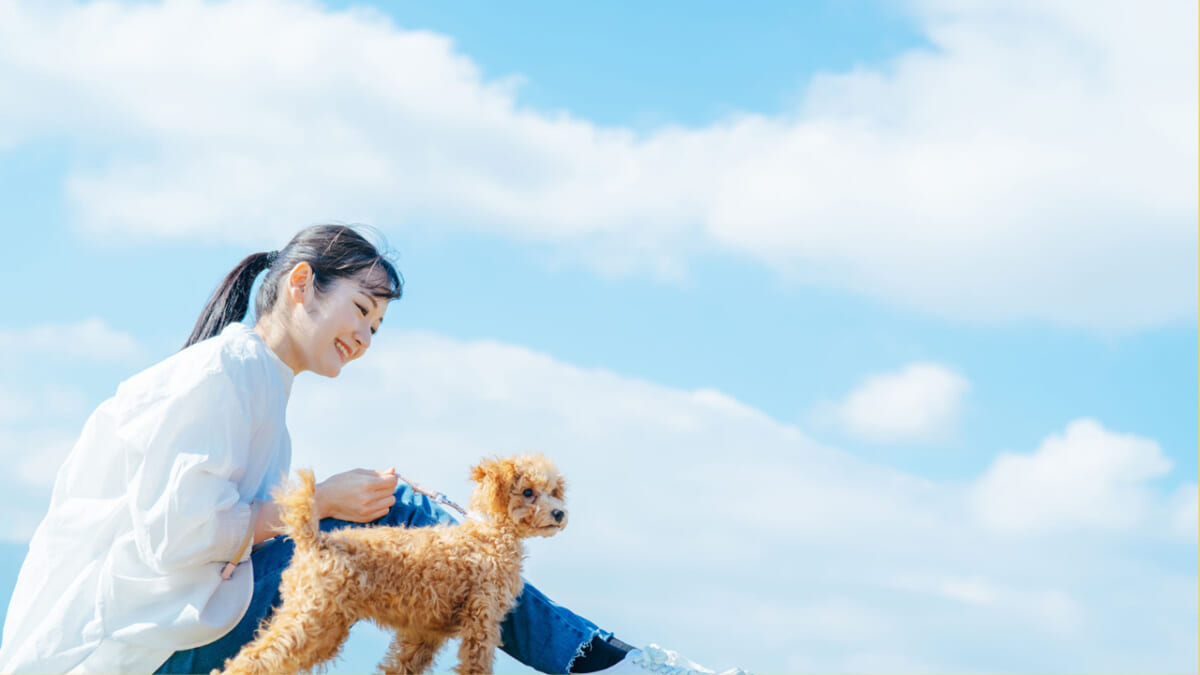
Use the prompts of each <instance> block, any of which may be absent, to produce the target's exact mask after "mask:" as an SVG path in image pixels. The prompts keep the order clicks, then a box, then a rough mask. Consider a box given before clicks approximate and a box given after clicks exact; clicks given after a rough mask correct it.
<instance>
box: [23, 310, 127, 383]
mask: <svg viewBox="0 0 1200 675" xmlns="http://www.w3.org/2000/svg"><path fill="white" fill-rule="evenodd" d="M0 354H4V355H5V358H7V359H10V360H16V359H28V358H30V357H32V356H37V357H47V358H48V360H50V361H80V360H82V361H92V362H99V363H136V362H137V361H139V360H140V359H141V358H142V348H141V347H140V346H139V345H138V343H137V341H136V340H135V339H134V338H133V336H131V335H129V334H128V333H124V332H121V331H118V330H113V329H112V328H110V327H109V326H108V325H107V324H106V323H105V322H104V321H103V320H101V319H95V318H92V319H85V320H83V321H78V322H75V323H68V324H44V325H39V326H33V327H31V328H24V329H17V330H12V329H8V330H0ZM0 365H4V364H3V363H0ZM60 393H61V392H60ZM63 395H64V396H67V397H68V398H70V397H71V396H72V395H71V394H69V393H65V394H63ZM58 403H59V404H62V405H67V404H70V400H63V399H61V397H59V399H58Z"/></svg>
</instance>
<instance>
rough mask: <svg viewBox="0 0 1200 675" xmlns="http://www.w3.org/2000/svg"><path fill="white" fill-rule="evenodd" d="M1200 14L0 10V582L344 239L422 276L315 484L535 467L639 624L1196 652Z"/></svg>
mask: <svg viewBox="0 0 1200 675" xmlns="http://www.w3.org/2000/svg"><path fill="white" fill-rule="evenodd" d="M1195 12H1196V10H1195V7H1194V6H1190V5H1189V4H1188V3H1173V2H1162V3H1154V4H1152V5H1148V6H1147V8H1146V10H1145V11H1144V12H1139V14H1138V15H1137V16H1129V15H1128V12H1127V11H1126V10H1125V9H1124V8H1123V7H1122V6H1121V5H1120V3H1113V4H1109V3H1072V2H1065V1H1064V2H1041V3H1009V2H1004V3H999V2H997V3H992V2H972V3H957V2H949V1H946V2H942V1H932V0H930V1H928V2H912V3H874V2H837V3H835V2H811V3H765V2H763V3H749V4H743V5H739V6H738V11H736V12H733V11H731V10H730V9H729V8H728V6H725V5H722V4H718V3H658V4H655V5H654V6H653V7H651V8H647V7H645V6H644V5H634V4H632V3H627V4H614V3H606V4H602V5H588V6H583V5H579V4H574V5H564V4H562V3H536V4H527V5H522V6H520V7H519V8H513V7H511V6H506V7H503V8H502V7H500V6H498V5H495V4H491V3H482V2H481V3H460V4H455V5H444V4H436V5H434V4H429V3H379V4H378V6H375V7H371V6H370V3H332V2H331V3H283V2H270V1H266V0H260V1H253V2H243V3H205V2H168V3H162V4H160V3H105V4H91V3H27V2H24V3H23V2H0V14H3V15H4V16H5V17H7V19H6V20H4V21H0V99H3V100H5V101H8V102H9V103H8V105H6V106H4V107H3V108H4V109H3V110H0V223H3V226H4V232H5V236H6V240H7V241H8V243H9V250H10V251H13V252H16V255H14V256H13V259H12V260H10V264H9V265H7V266H6V268H5V271H4V272H0V275H3V277H2V280H3V281H4V282H5V283H4V284H3V285H4V286H5V287H6V288H8V289H9V291H8V292H6V293H5V296H4V305H5V307H6V309H7V310H8V311H6V312H5V317H6V318H4V319H0V346H2V347H4V348H5V349H4V350H3V351H4V352H6V353H7V354H8V355H7V356H5V357H3V358H2V359H0V376H2V380H0V402H2V403H3V404H4V405H3V407H4V408H5V409H6V411H7V412H6V413H4V414H3V415H0V452H3V453H4V455H5V457H6V458H8V459H9V463H10V465H12V466H13V467H15V468H14V470H13V471H12V472H11V474H10V475H9V476H7V477H6V478H4V479H3V480H4V482H5V494H7V495H8V496H7V497H5V498H3V499H0V510H2V511H3V512H4V513H5V514H6V515H7V518H6V519H5V520H6V521H7V522H8V523H9V525H8V529H7V531H5V532H0V534H3V535H4V540H5V541H4V543H3V548H2V549H0V573H3V574H6V578H8V579H9V582H8V583H7V584H3V583H0V588H3V592H7V587H9V586H11V580H12V579H14V578H15V571H16V569H17V567H18V566H19V562H20V559H21V556H22V555H23V548H22V547H23V544H24V542H25V541H26V540H27V538H28V536H29V534H30V532H31V531H32V527H33V526H34V525H35V524H36V522H37V519H38V518H39V516H40V512H41V511H42V510H44V506H45V503H46V501H47V500H48V499H49V491H50V486H51V482H52V479H53V473H54V468H55V467H56V466H57V462H59V461H61V458H62V457H63V456H64V455H65V453H66V452H67V451H68V450H69V447H70V444H71V442H72V440H73V436H74V434H76V433H77V432H78V429H79V428H80V426H81V425H82V423H83V420H84V419H86V417H87V415H88V414H89V413H90V411H91V410H92V409H93V408H94V407H95V406H96V405H98V404H99V402H100V401H102V400H103V399H104V398H106V397H107V396H109V395H111V393H112V391H113V390H114V389H115V387H116V384H117V383H118V382H119V381H121V380H122V379H124V378H125V377H128V376H129V375H131V374H132V373H134V372H136V371H137V370H139V369H141V368H144V367H146V366H148V365H150V364H152V363H154V362H156V361H158V360H160V359H162V358H164V357H165V356H167V355H169V354H170V353H171V352H172V351H174V350H175V349H177V347H178V345H179V344H181V343H182V341H183V339H184V338H185V337H186V335H187V333H188V332H189V330H190V327H191V324H192V323H193V321H194V320H195V316H196V314H197V313H198V312H199V309H200V307H201V306H202V304H203V302H204V300H205V299H206V297H207V295H208V293H209V292H210V291H211V289H212V288H213V287H214V286H215V284H216V283H217V282H218V281H219V280H220V278H221V277H222V276H223V275H224V274H225V272H226V271H227V270H228V269H229V268H231V267H232V265H233V264H234V263H236V261H237V260H238V259H240V258H241V257H242V256H244V255H245V254H247V253H249V252H252V251H257V250H265V249H269V248H277V247H279V246H280V245H282V244H283V243H284V242H285V241H286V240H287V238H288V237H289V236H290V234H291V233H293V232H294V231H295V230H296V229H299V228H300V227H302V226H304V225H307V224H310V223H313V222H322V221H327V220H334V221H341V222H362V223H367V224H369V225H371V226H374V227H375V228H377V229H378V230H379V232H380V233H382V234H383V235H384V236H385V237H386V239H387V242H388V243H389V245H390V247H391V248H392V249H393V250H394V251H395V253H396V256H397V259H398V262H399V266H400V269H401V270H402V272H403V273H404V275H405V278H406V280H407V286H406V294H405V297H404V299H403V300H401V301H400V302H399V303H397V304H395V305H394V306H393V307H392V308H391V309H390V311H389V314H388V317H387V321H386V323H385V328H384V330H383V331H382V332H381V333H380V336H379V338H378V339H377V341H376V344H375V346H374V347H373V353H371V354H369V355H368V356H367V358H366V359H364V360H363V361H361V362H359V363H358V364H355V365H356V368H355V369H354V370H353V372H350V371H348V372H347V373H346V374H345V375H344V376H343V377H340V378H338V379H337V380H334V381H325V380H320V379H319V378H316V377H315V376H310V377H304V378H301V380H300V381H298V382H297V386H296V388H295V393H294V396H293V401H292V406H291V409H290V413H289V414H290V415H291V423H290V426H291V430H292V434H293V443H294V446H295V453H296V461H295V463H294V465H295V466H302V465H308V466H314V467H315V468H316V469H317V470H318V473H321V472H322V471H324V472H326V473H328V472H334V471H339V470H344V469H346V468H351V466H359V465H362V466H381V467H382V466H391V465H395V466H397V468H398V469H400V470H401V471H402V472H404V473H406V474H409V475H416V476H421V477H423V478H425V479H426V480H424V481H423V482H427V483H433V484H437V485H439V486H440V487H441V488H442V489H443V490H444V491H446V492H448V493H450V494H452V495H458V496H460V497H465V495H466V491H467V490H469V486H468V485H467V484H466V482H465V480H463V479H464V474H465V471H466V467H467V466H468V465H469V464H470V463H471V462H472V461H473V460H474V459H476V458H477V457H478V456H479V455H481V454H490V453H496V452H505V451H509V450H516V449H519V448H524V447H536V448H537V449H540V450H543V451H545V452H546V453H548V454H550V455H551V456H553V457H554V458H555V459H556V460H557V461H558V462H559V464H560V466H561V467H562V468H563V470H564V472H565V473H567V475H568V476H569V478H570V479H571V483H572V491H573V495H572V500H573V507H574V509H573V516H572V523H573V527H572V528H570V531H569V532H564V534H563V536H561V537H556V538H555V539H553V540H549V541H546V542H538V543H537V545H536V546H535V547H534V548H533V551H532V555H531V557H530V560H529V567H528V572H529V574H528V576H529V577H530V578H531V579H533V580H534V581H535V583H538V584H539V585H541V586H543V587H544V588H545V589H546V590H547V591H548V592H550V593H551V595H552V596H553V597H556V598H558V599H560V600H561V601H563V602H564V603H565V604H568V605H569V606H571V607H573V608H575V609H577V610H578V611H580V612H581V613H583V614H585V615H587V616H590V617H591V618H593V619H594V620H596V621H598V622H599V623H601V624H602V625H604V626H605V627H607V628H610V629H612V630H614V631H616V632H617V634H618V635H620V636H622V637H623V639H626V640H627V641H630V642H635V643H639V642H650V641H656V642H659V643H661V644H664V645H665V646H668V647H671V648H674V649H678V650H680V651H682V652H684V653H685V654H687V655H689V656H691V657H692V658H694V659H696V660H698V661H700V662H702V663H707V664H709V665H711V666H714V667H730V666H733V665H740V666H742V667H744V668H747V669H750V670H757V671H759V672H798V671H812V670H820V671H827V672H843V671H848V672H862V671H889V672H905V671H948V672H965V671H991V672H995V671H1016V672H1034V671H1037V672H1078V671H1098V670H1105V671H1128V672H1132V671H1139V672H1141V671H1147V670H1148V671H1164V672H1165V671H1171V672H1176V671H1194V670H1195V668H1196V666H1197V647H1196V641H1195V634H1196V632H1197V631H1196V621H1197V601H1196V599H1197V583H1196V567H1197V543H1196V529H1197V528H1196V478H1197V463H1196V447H1197V423H1196V422H1197V418H1196V411H1197V407H1198V402H1197V380H1196V377H1197V329H1196V276H1197V272H1196V267H1197V265H1196V250H1197V241H1196V239H1197V238H1196V216H1197V207H1196V191H1195V185H1196V175H1197V173H1196V165H1197V162H1196V146H1197V143H1196V128H1195V124H1194V120H1195V119H1196V108H1197V104H1196V100H1197V92H1196V84H1195V83H1196V70H1195V59H1194V55H1195V51H1196V34H1195V32H1194V28H1193V27H1194V26H1195V25H1196V20H1195V19H1196V14H1195ZM364 418H365V419H368V420H370V421H371V423H370V424H368V425H366V428H365V430H364V426H363V425H362V420H363V419H364ZM347 463H349V464H347ZM615 584H619V587H620V588H622V589H627V591H622V593H619V594H614V593H612V592H611V588H612V586H613V585H615ZM714 635H715V636H718V637H711V636H714ZM700 636H703V637H700ZM980 636H986V638H981V637H980ZM997 636H999V638H998V637H997ZM354 639H355V642H354V644H353V645H352V646H351V649H350V650H349V651H350V653H349V655H348V656H347V658H346V660H345V662H344V663H343V666H342V667H343V669H344V670H346V671H347V672H350V671H363V670H367V669H370V668H371V667H372V666H373V664H374V663H375V661H376V659H377V657H378V655H379V654H380V653H382V649H383V645H382V644H380V640H381V638H380V637H379V636H378V635H376V634H372V633H369V632H366V631H360V632H358V633H356V636H355V638H354ZM1017 643H1019V644H1021V645H1024V646H1025V648H1023V649H1021V650H1013V649H1012V648H1011V645H1012V644H1017ZM1098 645H1099V646H1098ZM446 658H447V657H444V658H443V661H442V663H444V664H446V665H447V666H448V664H449V663H450V661H447V660H446ZM451 661H452V659H451ZM505 668H507V669H509V670H519V669H520V668H521V667H520V666H519V664H515V663H513V662H511V661H510V662H506V665H505Z"/></svg>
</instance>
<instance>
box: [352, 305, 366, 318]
mask: <svg viewBox="0 0 1200 675" xmlns="http://www.w3.org/2000/svg"><path fill="white" fill-rule="evenodd" d="M354 306H355V307H357V308H358V311H360V312H362V315H363V316H366V315H367V308H366V307H363V306H362V305H360V304H358V303H357V302H356V303H354Z"/></svg>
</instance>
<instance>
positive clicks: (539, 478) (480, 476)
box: [471, 454, 567, 537]
mask: <svg viewBox="0 0 1200 675" xmlns="http://www.w3.org/2000/svg"><path fill="white" fill-rule="evenodd" d="M471 480H473V481H475V482H476V483H479V485H478V486H477V487H476V488H475V492H474V493H473V494H472V495H471V508H472V509H474V510H475V511H478V512H479V513H482V514H485V515H487V516H489V517H490V518H491V519H492V521H493V522H495V523H497V524H500V525H505V524H509V525H511V526H513V527H514V528H515V529H516V532H517V535H518V536H521V537H549V536H551V535H553V534H556V533H558V531H559V530H561V529H562V528H564V527H566V525H567V509H566V505H565V503H564V501H563V493H564V491H565V490H566V487H567V483H566V481H565V480H564V479H563V477H562V476H559V475H558V469H556V468H554V464H553V463H552V462H551V461H550V460H549V459H546V458H545V457H544V456H542V455H540V454H526V455H516V456H513V457H502V458H491V459H485V460H483V461H482V462H480V463H479V464H478V465H477V466H476V467H475V468H473V469H471Z"/></svg>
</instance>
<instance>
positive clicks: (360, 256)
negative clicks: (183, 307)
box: [183, 225, 404, 349]
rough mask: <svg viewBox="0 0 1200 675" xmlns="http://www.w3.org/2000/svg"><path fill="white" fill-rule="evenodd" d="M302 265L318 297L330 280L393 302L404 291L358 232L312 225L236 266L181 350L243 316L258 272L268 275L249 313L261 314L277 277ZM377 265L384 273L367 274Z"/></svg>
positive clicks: (387, 263) (274, 290) (389, 267)
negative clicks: (350, 282) (352, 282)
mask: <svg viewBox="0 0 1200 675" xmlns="http://www.w3.org/2000/svg"><path fill="white" fill-rule="evenodd" d="M301 262H306V263H308V264H309V265H311V266H312V269H313V289H314V290H315V291H316V292H317V294H318V295H319V294H320V293H322V292H324V291H325V290H326V289H327V288H328V287H329V284H331V283H333V282H334V281H335V280H337V279H345V278H358V279H359V280H360V281H361V282H362V283H363V284H364V286H365V288H366V290H367V291H368V292H369V293H371V294H372V295H374V296H375V297H377V298H388V299H390V300H395V299H397V298H399V297H400V295H401V294H402V293H403V290H404V280H403V279H402V278H401V277H400V273H399V272H397V271H396V268H395V266H394V265H393V264H392V262H391V260H389V259H388V258H387V257H386V256H384V255H383V254H382V253H380V252H379V250H378V249H376V248H375V245H374V244H372V243H371V242H369V241H367V239H366V237H364V236H363V235H362V234H360V233H359V232H358V231H357V230H355V229H354V228H352V227H349V226H346V225H313V226H312V227H307V228H305V229H303V230H300V232H299V233H297V234H296V236H294V237H292V240H291V241H290V242H288V245H287V246H284V247H283V248H282V249H280V250H279V251H271V252H269V253H255V254H253V255H249V256H246V258H245V259H244V260H242V261H241V262H240V263H238V265H237V267H234V268H233V271H232V272H230V273H229V274H228V275H227V276H226V277H225V280H224V281H222V282H221V285H220V286H218V287H217V290H215V291H213V294H212V297H211V298H209V300H208V304H207V305H205V306H204V311H203V312H201V313H200V318H199V319H197V320H196V326H195V328H193V329H192V334H191V335H190V336H189V337H188V339H187V343H186V344H184V345H183V347H184V349H187V348H188V347H190V346H192V345H194V344H196V343H197V342H200V341H201V340H207V339H208V338H210V337H212V336H214V335H217V334H218V333H220V332H221V331H222V330H224V329H225V327H226V326H228V325H229V324H231V323H233V322H234V321H241V320H242V319H244V318H246V310H247V308H248V306H249V304H250V289H251V288H253V286H254V280H255V279H256V278H257V277H258V275H259V274H260V273H261V272H262V271H263V270H267V276H266V277H265V278H264V279H263V282H262V285H261V286H260V287H259V289H258V295H257V297H255V299H254V313H255V314H256V315H258V316H260V317H261V316H263V315H265V314H266V313H267V312H269V311H270V310H271V308H272V307H274V306H275V300H276V299H277V297H278V295H279V279H280V277H281V276H282V275H284V274H287V273H288V272H291V271H292V268H294V267H295V266H296V265H297V264H299V263H301ZM377 267H378V268H380V269H382V270H383V272H384V274H383V275H382V278H380V276H381V275H376V274H371V272H372V271H373V270H374V269H375V268H377Z"/></svg>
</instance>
